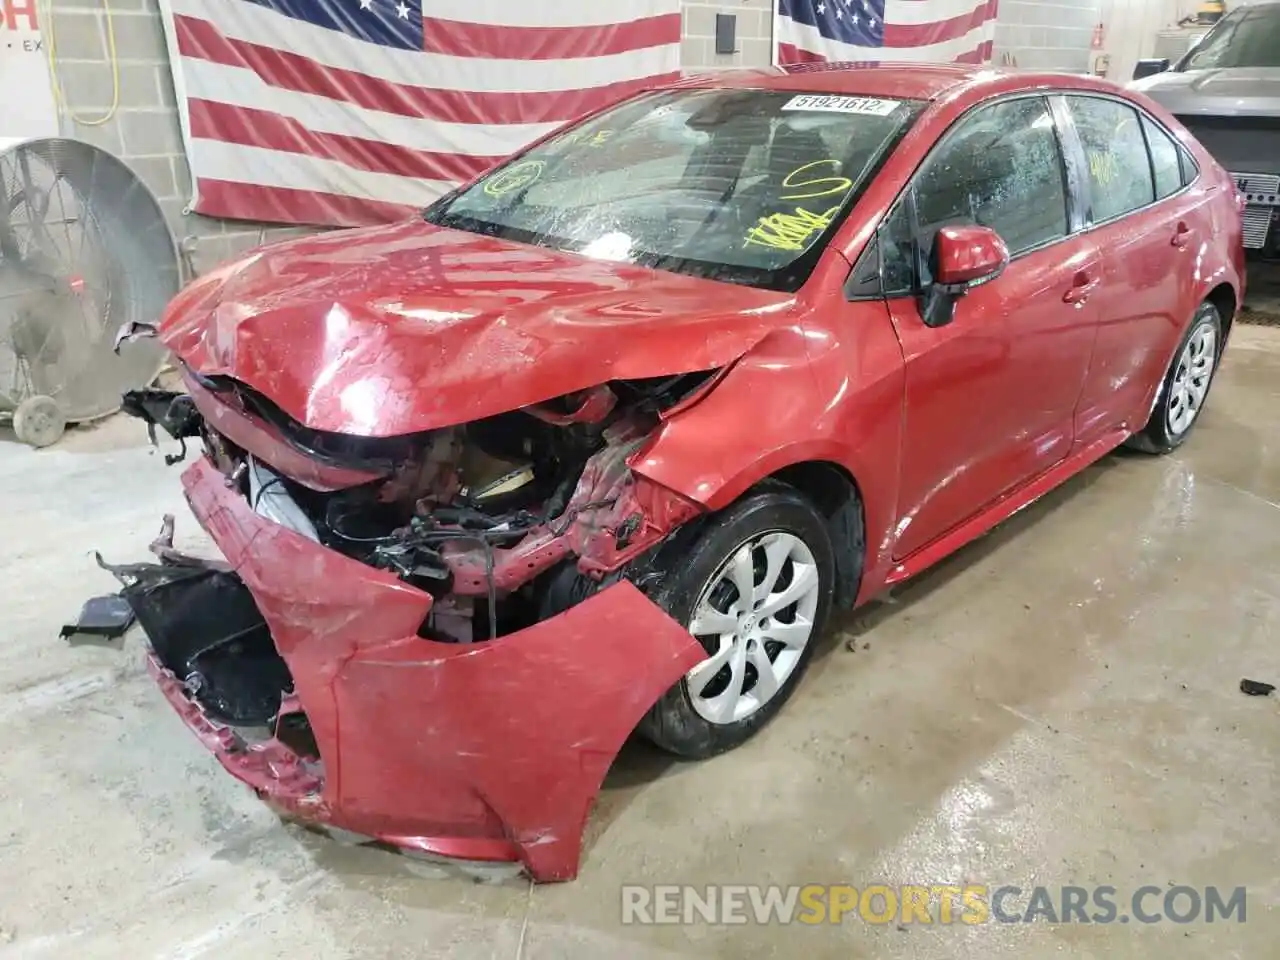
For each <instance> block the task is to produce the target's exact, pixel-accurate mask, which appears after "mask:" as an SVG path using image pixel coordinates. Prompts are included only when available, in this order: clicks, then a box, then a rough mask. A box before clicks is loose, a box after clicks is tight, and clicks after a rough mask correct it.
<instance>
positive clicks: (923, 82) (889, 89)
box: [667, 63, 1118, 100]
mask: <svg viewBox="0 0 1280 960" xmlns="http://www.w3.org/2000/svg"><path fill="white" fill-rule="evenodd" d="M667 86H676V87H680V86H695V87H739V88H744V89H762V90H795V91H797V92H804V93H831V94H849V95H852V96H863V97H891V98H894V99H900V100H936V99H938V98H939V97H940V96H942V95H943V94H945V93H947V92H948V91H952V90H954V89H956V88H959V87H969V88H973V87H977V88H979V90H980V89H981V88H983V87H989V88H990V90H991V92H992V93H996V92H1005V91H1008V90H1009V89H1011V88H1012V89H1017V88H1025V89H1027V90H1032V89H1036V88H1044V87H1052V86H1056V87H1060V88H1074V89H1096V90H1104V91H1107V92H1112V93H1115V92H1118V88H1117V87H1116V86H1115V85H1114V84H1109V83H1107V82H1106V81H1104V80H1098V79H1096V78H1094V77H1088V76H1083V75H1080V74H1070V73H1057V74H1054V73H1040V72H1032V71H1029V70H1018V69H1006V68H1000V67H992V66H989V65H977V64H958V63H801V64H788V65H787V66H781V67H760V68H756V69H740V70H721V71H716V72H714V73H690V74H687V75H685V76H684V77H682V78H681V79H680V80H676V81H674V82H673V83H671V84H668V85H667ZM979 96H981V93H979Z"/></svg>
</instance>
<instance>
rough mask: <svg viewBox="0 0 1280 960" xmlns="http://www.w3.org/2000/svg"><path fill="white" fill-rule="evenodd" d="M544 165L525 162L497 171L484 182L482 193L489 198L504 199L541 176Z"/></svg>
mask: <svg viewBox="0 0 1280 960" xmlns="http://www.w3.org/2000/svg"><path fill="white" fill-rule="evenodd" d="M545 166H546V163H545V162H543V161H542V160H526V161H525V162H524V163H517V164H516V165H515V166H511V167H507V168H506V169H505V170H499V171H498V172H497V173H495V174H494V175H493V176H491V177H490V178H489V179H488V180H486V181H485V182H484V192H485V193H487V194H488V195H489V196H491V197H505V196H506V195H507V194H508V193H511V192H512V191H513V190H519V189H520V188H521V187H525V186H528V185H529V184H531V183H533V182H534V181H535V180H537V179H538V178H539V177H540V176H542V169H543V167H545Z"/></svg>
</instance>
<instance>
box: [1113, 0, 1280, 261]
mask: <svg viewBox="0 0 1280 960" xmlns="http://www.w3.org/2000/svg"><path fill="white" fill-rule="evenodd" d="M1130 87H1131V88H1133V89H1135V90H1141V91H1142V92H1143V93H1145V94H1147V96H1149V97H1151V98H1152V99H1154V100H1156V101H1158V102H1159V103H1160V104H1161V105H1162V106H1164V107H1165V108H1166V109H1168V110H1169V111H1170V112H1171V113H1173V114H1175V115H1177V117H1178V119H1179V120H1181V121H1182V122H1183V124H1185V125H1186V127H1187V129H1188V130H1190V131H1191V132H1192V133H1193V134H1194V135H1195V137H1196V138H1197V139H1198V140H1199V141H1200V142H1201V143H1203V144H1204V145H1205V147H1206V148H1207V149H1208V150H1209V152H1210V153H1212V154H1213V155H1214V157H1215V158H1216V159H1217V160H1218V162H1219V163H1221V164H1222V165H1223V166H1224V167H1226V168H1227V169H1228V170H1229V171H1231V175H1232V177H1233V178H1234V179H1235V181H1236V186H1237V187H1238V188H1239V189H1240V192H1241V193H1242V194H1244V198H1245V202H1246V204H1247V206H1246V207H1245V213H1244V245H1245V248H1246V249H1249V250H1252V251H1257V252H1259V253H1261V254H1263V255H1264V256H1268V257H1276V256H1280V3H1260V4H1254V5H1250V6H1242V7H1238V8H1236V9H1235V10H1233V11H1231V13H1229V14H1227V16H1225V17H1224V18H1223V19H1222V20H1220V21H1219V22H1218V24H1217V25H1216V26H1215V27H1214V28H1213V29H1212V30H1210V31H1209V32H1208V33H1207V34H1205V35H1204V37H1203V38H1202V39H1201V40H1200V42H1199V43H1197V44H1196V45H1195V46H1194V47H1192V48H1191V50H1189V51H1188V52H1187V53H1186V54H1185V55H1184V56H1183V57H1182V58H1180V59H1179V60H1177V61H1176V62H1174V63H1172V64H1170V62H1169V61H1168V60H1141V61H1139V62H1138V66H1137V68H1136V69H1135V70H1134V72H1133V82H1132V83H1131V84H1130Z"/></svg>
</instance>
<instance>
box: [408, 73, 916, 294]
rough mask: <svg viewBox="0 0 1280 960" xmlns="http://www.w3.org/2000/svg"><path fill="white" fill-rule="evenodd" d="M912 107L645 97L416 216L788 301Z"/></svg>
mask: <svg viewBox="0 0 1280 960" xmlns="http://www.w3.org/2000/svg"><path fill="white" fill-rule="evenodd" d="M920 106H921V104H919V103H918V102H916V101H901V100H881V99H875V98H869V97H853V96H826V95H815V94H796V93H792V92H774V91H763V90H741V89H716V90H706V89H702V90H697V89H686V90H671V91H663V92H658V93H652V94H647V95H645V96H642V97H640V98H637V99H634V100H629V101H626V102H624V103H622V104H620V105H618V106H616V107H614V108H612V109H610V110H608V111H606V112H604V113H602V114H598V115H596V116H594V117H592V118H591V119H590V120H588V121H586V122H584V123H582V124H580V125H578V126H576V127H573V128H569V129H566V130H565V131H563V132H561V133H559V134H557V135H556V136H554V137H553V138H551V139H550V140H548V141H546V142H544V143H542V144H541V145H538V146H535V147H533V148H532V149H530V150H528V151H527V152H525V153H524V154H522V155H519V156H517V157H515V158H513V159H512V160H511V161H509V162H508V163H506V164H504V165H502V166H500V167H498V168H497V169H496V170H494V171H493V172H491V173H490V174H488V175H487V176H486V177H484V179H482V180H480V181H478V182H476V183H475V184H473V185H472V186H471V187H469V188H467V189H464V190H462V191H460V192H458V193H456V194H452V195H447V196H445V197H443V198H442V199H441V200H440V201H439V202H438V203H436V204H435V205H433V206H432V207H430V208H428V209H427V211H426V212H425V216H426V219H427V220H428V221H430V222H432V223H437V224H440V225H442V226H448V227H455V228H458V229H462V230H469V231H472V232H477V233H485V234H490V235H492V236H497V237H503V238H507V239H512V240H516V241H520V242H524V243H533V244H538V245H540V246H546V247H554V248H556V249H560V250H570V251H574V252H578V253H582V254H584V255H586V256H588V257H593V258H597V259H602V260H616V261H623V262H628V263H638V264H644V265H646V266H652V267H657V268H659V269H665V270H673V271H677V272H681V273H690V274H694V275H697V276H705V277H711V278H713V279H717V280H728V281H731V282H736V283H745V284H750V285H753V286H761V287H769V288H772V289H779V290H795V289H797V288H798V287H799V286H800V284H801V283H803V282H804V280H805V278H806V277H807V276H808V274H809V273H810V272H811V271H812V269H813V265H814V263H815V262H816V259H817V256H818V254H819V253H820V252H821V248H822V245H823V242H824V238H825V237H826V236H827V235H828V234H829V233H830V231H831V230H833V229H834V228H835V225H836V224H837V223H838V222H839V220H840V219H841V217H842V216H843V215H844V214H845V213H846V212H847V210H848V209H849V206H850V205H851V204H852V201H853V200H854V199H855V198H856V197H857V195H858V194H859V192H860V191H861V190H862V188H863V186H864V185H865V184H866V182H867V181H868V180H869V179H870V176H871V175H872V173H873V172H874V171H875V170H876V169H877V168H878V166H879V164H880V163H881V162H882V160H883V159H884V157H885V156H886V155H887V153H888V151H889V149H891V148H892V146H893V145H894V144H896V142H897V140H898V138H899V137H900V136H901V135H902V133H903V132H904V131H905V130H906V128H907V127H908V126H909V124H910V121H911V120H912V119H913V118H914V117H915V115H916V114H917V113H918V112H919V107H920Z"/></svg>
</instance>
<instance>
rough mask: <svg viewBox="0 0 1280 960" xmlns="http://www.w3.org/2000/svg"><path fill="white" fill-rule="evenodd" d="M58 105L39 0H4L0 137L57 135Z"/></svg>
mask: <svg viewBox="0 0 1280 960" xmlns="http://www.w3.org/2000/svg"><path fill="white" fill-rule="evenodd" d="M57 135H58V108H57V104H56V103H55V101H54V98H53V83H52V82H51V81H50V78H49V52H48V50H46V49H45V46H44V38H43V37H42V36H41V34H40V15H39V13H38V12H37V10H36V0H0V137H6V138H8V137H56V136H57Z"/></svg>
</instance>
